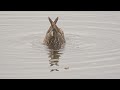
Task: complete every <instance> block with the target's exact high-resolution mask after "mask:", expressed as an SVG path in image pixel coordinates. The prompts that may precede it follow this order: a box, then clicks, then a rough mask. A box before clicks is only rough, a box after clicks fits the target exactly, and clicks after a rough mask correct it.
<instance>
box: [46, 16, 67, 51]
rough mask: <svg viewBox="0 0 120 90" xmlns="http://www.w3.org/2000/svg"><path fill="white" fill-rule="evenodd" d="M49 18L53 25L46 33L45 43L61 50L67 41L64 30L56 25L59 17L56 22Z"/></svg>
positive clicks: (50, 47)
mask: <svg viewBox="0 0 120 90" xmlns="http://www.w3.org/2000/svg"><path fill="white" fill-rule="evenodd" d="M48 19H49V21H50V24H51V26H50V28H49V29H48V31H47V33H46V36H45V39H44V43H45V44H46V45H47V46H48V47H49V49H54V50H59V49H60V48H61V47H62V46H64V43H65V37H64V32H63V31H62V30H61V29H60V28H58V27H57V25H56V23H57V21H58V17H57V18H56V19H55V21H54V22H53V21H52V20H51V19H50V18H49V17H48Z"/></svg>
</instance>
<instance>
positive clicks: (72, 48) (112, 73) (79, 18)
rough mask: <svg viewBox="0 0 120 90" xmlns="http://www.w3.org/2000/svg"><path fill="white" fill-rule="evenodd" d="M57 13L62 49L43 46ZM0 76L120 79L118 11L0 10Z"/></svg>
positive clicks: (119, 23)
mask: <svg viewBox="0 0 120 90" xmlns="http://www.w3.org/2000/svg"><path fill="white" fill-rule="evenodd" d="M48 16H49V17H51V18H52V19H53V20H54V19H55V18H56V17H57V16H58V17H59V20H58V22H57V25H58V27H60V28H62V30H63V31H64V33H65V38H66V45H65V48H64V49H63V50H60V51H54V52H52V51H50V50H48V49H47V47H46V46H45V45H43V39H44V36H45V34H46V32H47V30H48V28H49V26H50V23H49V21H48V18H47V17H48ZM0 78H120V12H112V11H110V12H109V11H106V12H102V11H100V12H97V11H84V12H83V11H78V12H75V11H71V12H68V11H64V12H63V11H38V12H36V11H33V12H32V11H30V12H27V11H23V12H22V11H21V12H18V11H14V12H10V11H9V12H8V11H6V12H5V11H4V12H2V11H1V12H0Z"/></svg>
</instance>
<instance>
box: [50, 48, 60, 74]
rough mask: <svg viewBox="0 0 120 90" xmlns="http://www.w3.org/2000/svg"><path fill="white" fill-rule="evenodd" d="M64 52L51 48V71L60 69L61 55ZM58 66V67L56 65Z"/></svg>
mask: <svg viewBox="0 0 120 90" xmlns="http://www.w3.org/2000/svg"><path fill="white" fill-rule="evenodd" d="M61 54H62V53H59V51H54V50H51V51H49V58H50V60H49V64H50V67H51V72H52V71H59V70H58V66H59V58H60V56H61ZM54 66H56V67H54Z"/></svg>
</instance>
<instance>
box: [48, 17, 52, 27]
mask: <svg viewBox="0 0 120 90" xmlns="http://www.w3.org/2000/svg"><path fill="white" fill-rule="evenodd" d="M48 19H49V21H50V24H51V25H52V22H53V21H52V20H51V19H50V17H48Z"/></svg>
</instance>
